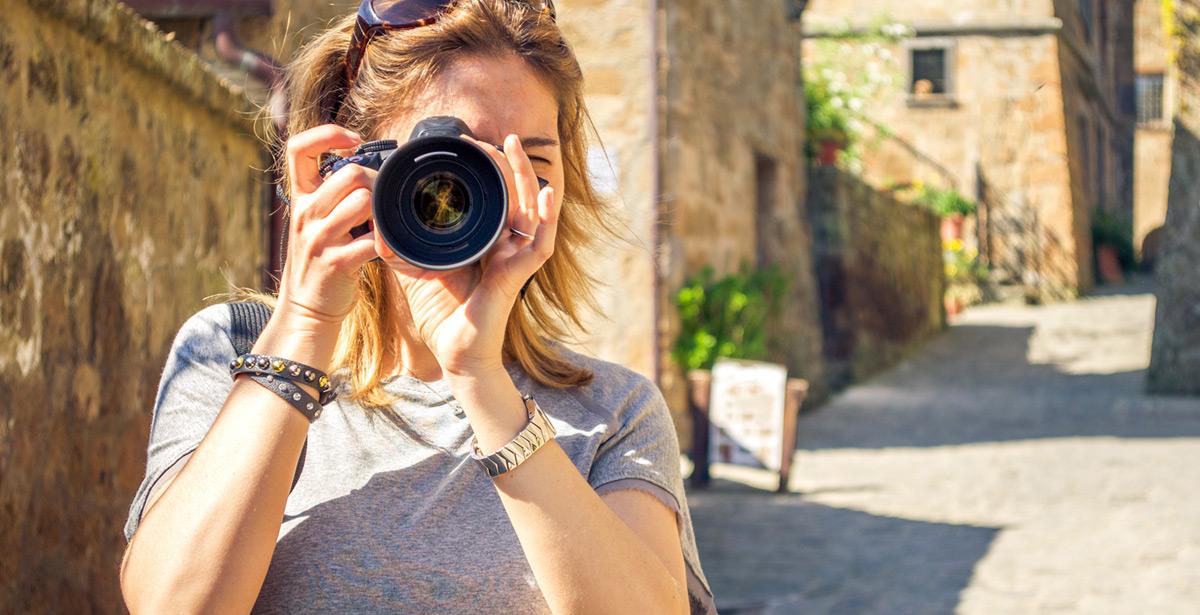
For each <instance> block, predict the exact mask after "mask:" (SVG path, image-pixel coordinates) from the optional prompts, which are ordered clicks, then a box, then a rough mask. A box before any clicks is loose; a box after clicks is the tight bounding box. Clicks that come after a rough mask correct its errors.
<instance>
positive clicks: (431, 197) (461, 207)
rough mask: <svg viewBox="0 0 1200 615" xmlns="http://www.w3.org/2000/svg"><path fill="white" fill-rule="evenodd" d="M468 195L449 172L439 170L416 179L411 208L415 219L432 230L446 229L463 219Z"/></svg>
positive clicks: (466, 209)
mask: <svg viewBox="0 0 1200 615" xmlns="http://www.w3.org/2000/svg"><path fill="white" fill-rule="evenodd" d="M470 207H471V198H470V194H469V192H468V190H467V188H466V186H464V185H463V182H462V180H461V179H459V177H458V176H456V175H454V174H453V173H449V172H445V171H439V172H435V173H430V174H429V175H426V176H425V177H422V178H421V179H419V180H417V183H416V186H414V187H413V209H414V212H415V213H416V218H417V220H418V221H419V222H420V223H421V224H424V225H425V226H428V227H429V228H430V229H431V230H434V231H442V232H444V231H450V230H452V229H454V228H455V227H457V226H458V225H459V224H461V223H462V221H463V220H465V219H466V217H467V214H468V210H469V209H470Z"/></svg>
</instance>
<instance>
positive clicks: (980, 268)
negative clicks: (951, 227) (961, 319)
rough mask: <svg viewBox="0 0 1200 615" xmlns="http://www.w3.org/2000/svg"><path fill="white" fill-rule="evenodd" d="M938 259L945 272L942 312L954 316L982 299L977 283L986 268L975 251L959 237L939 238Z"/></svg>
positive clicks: (984, 277) (981, 281)
mask: <svg viewBox="0 0 1200 615" xmlns="http://www.w3.org/2000/svg"><path fill="white" fill-rule="evenodd" d="M942 259H943V260H942V262H943V266H944V268H945V274H946V293H945V295H944V297H943V301H944V303H945V307H946V315H947V316H955V315H957V314H960V313H961V312H962V311H963V309H965V308H966V307H967V306H969V305H974V304H976V303H978V302H979V301H980V300H982V299H983V291H982V289H981V288H980V285H981V284H982V283H983V282H984V281H986V280H987V275H988V270H987V266H986V265H985V264H984V263H983V262H981V261H980V260H979V253H978V252H976V251H975V250H973V249H970V248H967V247H966V246H965V245H964V244H963V241H962V240H961V239H947V240H943V241H942Z"/></svg>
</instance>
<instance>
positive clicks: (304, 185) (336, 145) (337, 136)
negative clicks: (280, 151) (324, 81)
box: [286, 124, 362, 196]
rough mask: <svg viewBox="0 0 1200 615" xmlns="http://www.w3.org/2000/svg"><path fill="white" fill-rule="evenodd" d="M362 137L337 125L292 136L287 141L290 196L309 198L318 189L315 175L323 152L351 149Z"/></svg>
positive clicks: (312, 129) (326, 125)
mask: <svg viewBox="0 0 1200 615" xmlns="http://www.w3.org/2000/svg"><path fill="white" fill-rule="evenodd" d="M361 142H362V137H360V136H358V135H357V134H355V133H354V132H351V131H349V130H347V129H345V128H342V127H341V126H338V125H337V124H322V125H320V126H314V127H313V128H309V129H308V130H305V131H302V132H299V133H297V134H295V135H292V136H291V137H290V138H289V139H288V141H287V156H286V157H287V164H288V176H289V177H290V179H291V184H292V194H293V196H296V195H298V194H310V193H312V191H314V190H316V189H317V186H320V185H321V176H320V174H319V173H318V172H317V167H318V165H319V164H320V157H321V154H322V153H323V152H326V151H329V150H331V149H345V148H349V147H354V146H356V145H358V144H359V143H361Z"/></svg>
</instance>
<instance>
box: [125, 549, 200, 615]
mask: <svg viewBox="0 0 1200 615" xmlns="http://www.w3.org/2000/svg"><path fill="white" fill-rule="evenodd" d="M135 538H136V535H135ZM147 556H148V554H146V553H142V552H140V550H139V549H138V548H137V541H136V540H134V541H131V542H130V543H129V547H128V548H126V549H125V557H124V558H122V560H121V569H120V573H119V579H120V586H121V598H122V600H124V602H125V608H126V609H128V610H129V612H130V613H132V614H133V615H137V614H138V613H190V612H195V609H192V608H190V607H188V606H187V605H184V604H180V603H179V598H181V597H183V596H184V595H185V592H184V591H182V588H180V587H178V584H177V583H176V582H175V581H176V579H178V577H177V576H175V575H170V574H169V568H170V567H165V566H157V565H155V564H153V563H150V562H148V561H146V558H147Z"/></svg>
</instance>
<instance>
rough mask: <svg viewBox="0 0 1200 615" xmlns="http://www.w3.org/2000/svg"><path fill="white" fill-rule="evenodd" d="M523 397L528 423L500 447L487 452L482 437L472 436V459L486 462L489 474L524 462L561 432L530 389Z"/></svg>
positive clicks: (484, 465)
mask: <svg viewBox="0 0 1200 615" xmlns="http://www.w3.org/2000/svg"><path fill="white" fill-rule="evenodd" d="M521 400H522V401H524V402H525V412H526V414H527V416H528V417H529V423H528V424H526V425H525V429H522V430H521V432H520V433H518V434H517V435H516V436H515V437H514V438H513V439H512V440H511V441H510V442H509V443H508V444H505V445H504V446H503V447H502V448H501V449H500V450H498V451H496V452H494V453H492V454H491V455H484V454H483V451H481V450H479V440H478V439H476V438H475V436H471V459H474V460H475V461H476V463H478V464H479V465H480V466H483V469H484V470H485V471H486V472H487V474H488V476H490V477H492V478H496V477H497V476H500V475H501V474H504V473H505V472H509V471H511V470H512V469H513V468H515V467H517V466H518V465H521V462H523V461H525V460H526V459H529V457H530V456H531V455H533V453H534V452H536V451H537V450H538V449H539V448H541V447H542V445H544V444H545V443H547V442H549V441H550V440H552V439H553V438H554V436H555V435H556V434H557V433H558V432H556V431H555V429H554V425H553V424H552V423H551V422H550V419H549V418H548V417H547V416H546V413H545V412H542V407H541V406H539V405H538V403H537V401H536V400H534V399H533V398H532V397H530V396H529V394H528V393H526V394H524V395H522V396H521Z"/></svg>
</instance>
